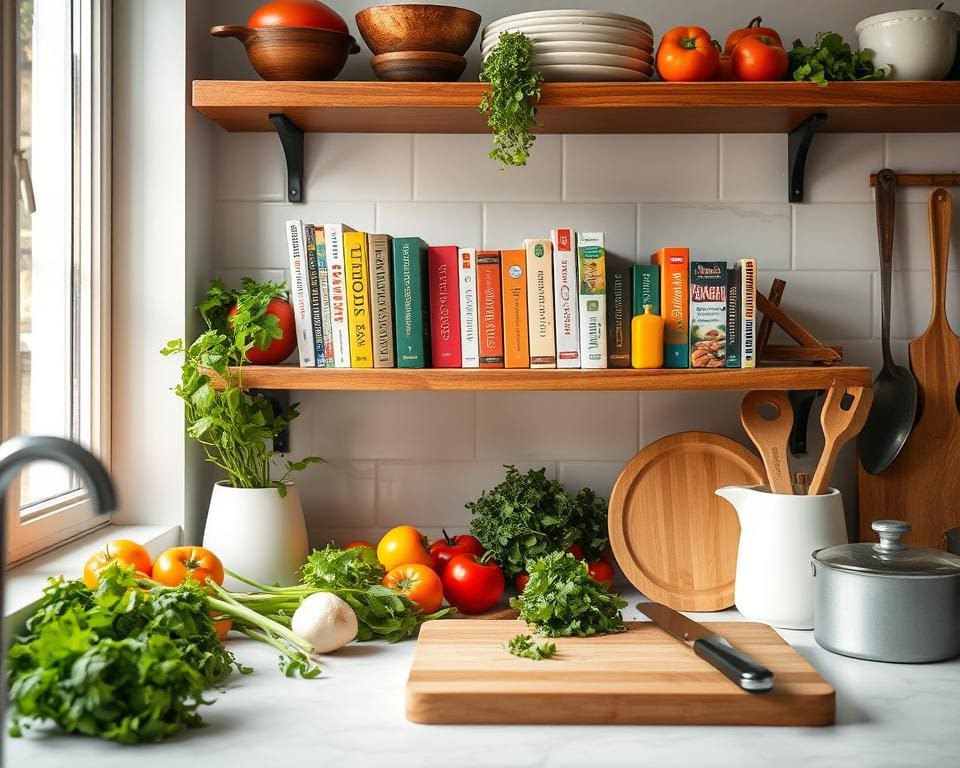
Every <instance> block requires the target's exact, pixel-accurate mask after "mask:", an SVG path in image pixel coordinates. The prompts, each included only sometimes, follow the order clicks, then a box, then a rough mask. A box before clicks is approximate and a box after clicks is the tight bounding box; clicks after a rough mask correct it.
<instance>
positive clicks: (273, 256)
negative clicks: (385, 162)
mask: <svg viewBox="0 0 960 768" xmlns="http://www.w3.org/2000/svg"><path fill="white" fill-rule="evenodd" d="M214 219H215V224H214V233H215V234H214V240H213V242H214V254H213V263H214V266H215V268H217V269H219V268H221V267H227V268H238V269H245V268H248V267H265V268H268V269H271V268H272V269H287V268H289V266H290V255H289V253H288V252H287V236H286V231H285V230H284V228H283V223H284V222H285V221H286V220H287V219H303V221H305V222H310V223H311V224H323V223H326V222H334V221H340V222H344V223H346V224H349V225H350V226H352V227H354V228H355V229H359V230H362V231H365V232H372V231H373V224H374V204H373V203H323V202H310V201H307V202H306V203H250V202H242V203H241V202H222V203H217V204H216V207H215V208H214Z"/></svg>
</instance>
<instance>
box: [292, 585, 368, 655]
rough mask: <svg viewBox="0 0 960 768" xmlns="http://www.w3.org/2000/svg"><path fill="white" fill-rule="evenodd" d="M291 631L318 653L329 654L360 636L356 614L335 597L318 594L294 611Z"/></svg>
mask: <svg viewBox="0 0 960 768" xmlns="http://www.w3.org/2000/svg"><path fill="white" fill-rule="evenodd" d="M291 628H292V629H293V631H294V632H296V633H297V634H298V635H300V636H301V637H302V638H303V639H304V640H306V641H307V642H308V643H310V644H311V645H312V646H313V649H314V652H315V653H330V652H332V651H336V650H339V649H340V648H343V646H345V645H346V644H347V643H349V642H350V641H351V640H353V639H354V638H355V637H356V636H357V630H358V626H357V614H356V613H354V611H353V608H351V607H350V606H349V605H348V604H347V603H345V602H344V601H343V600H341V599H340V598H339V597H337V596H336V595H334V594H333V593H331V592H315V593H314V594H312V595H310V596H309V597H307V598H305V599H304V601H303V602H302V603H300V607H299V608H297V610H296V611H294V613H293V618H292V619H291Z"/></svg>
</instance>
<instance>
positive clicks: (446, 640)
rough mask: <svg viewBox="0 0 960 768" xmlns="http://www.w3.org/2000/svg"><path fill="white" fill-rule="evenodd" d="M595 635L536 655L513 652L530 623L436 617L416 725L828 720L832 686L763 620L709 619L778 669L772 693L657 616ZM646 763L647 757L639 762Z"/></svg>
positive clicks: (417, 691) (420, 675)
mask: <svg viewBox="0 0 960 768" xmlns="http://www.w3.org/2000/svg"><path fill="white" fill-rule="evenodd" d="M627 626H628V631H627V632H624V633H622V634H618V635H605V636H602V637H592V638H556V639H554V640H552V642H556V644H557V655H556V656H555V657H553V658H552V659H543V660H540V661H532V660H530V659H524V658H517V657H516V656H512V655H511V654H510V653H508V652H507V651H506V650H505V649H504V647H503V646H504V643H506V642H507V641H508V640H509V639H510V638H511V637H513V636H515V635H518V634H530V629H529V627H527V625H526V624H524V623H523V622H521V621H471V620H465V621H432V622H428V623H427V624H425V625H424V626H423V627H422V628H421V629H420V637H419V639H418V640H417V649H416V653H415V654H414V658H413V665H412V667H411V669H410V676H409V678H408V680H407V690H406V698H407V718H408V719H410V720H413V721H414V722H417V723H510V724H514V723H562V724H572V723H604V724H629V723H636V724H683V725H829V724H830V723H832V722H833V720H834V691H833V689H832V688H831V687H830V686H829V685H828V684H827V683H826V682H825V681H824V680H823V678H821V677H820V675H818V674H817V672H816V670H815V669H813V667H811V666H810V664H809V663H807V661H806V660H805V659H803V657H801V656H800V655H799V654H798V653H797V652H796V651H794V650H793V649H792V648H791V647H790V646H789V645H787V644H786V643H785V642H784V641H783V640H782V639H781V638H780V636H779V635H777V633H776V632H774V631H773V630H772V629H770V627H768V626H766V625H763V624H753V623H748V622H719V623H715V624H708V625H707V626H709V627H712V628H715V629H716V631H717V632H718V633H720V634H722V635H723V636H724V637H726V638H727V639H728V640H729V641H730V642H731V643H733V644H734V645H735V646H736V647H737V648H740V649H741V650H743V651H746V652H747V653H748V654H750V655H751V656H753V657H755V658H756V659H757V661H759V662H760V663H761V664H764V665H765V666H767V667H768V668H769V669H771V670H772V671H773V673H774V675H775V679H776V682H775V684H774V689H773V691H771V692H770V693H766V694H751V693H747V692H745V691H743V690H741V689H740V688H739V687H737V686H736V685H735V684H734V683H732V682H731V681H730V680H728V679H727V678H726V677H724V676H723V675H722V674H720V673H719V672H718V671H717V670H716V669H714V668H713V667H712V666H710V665H709V664H708V663H707V662H705V661H703V660H702V659H700V658H699V657H698V656H697V655H696V654H695V653H694V652H693V649H692V648H689V647H687V646H686V645H685V644H683V643H681V642H680V641H679V640H676V639H674V638H673V637H671V636H670V635H668V634H667V633H666V632H664V631H663V630H662V629H659V628H658V627H657V626H655V625H654V624H651V623H650V622H628V625H627ZM638 764H639V763H638Z"/></svg>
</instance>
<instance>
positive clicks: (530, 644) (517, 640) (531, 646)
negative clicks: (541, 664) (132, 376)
mask: <svg viewBox="0 0 960 768" xmlns="http://www.w3.org/2000/svg"><path fill="white" fill-rule="evenodd" d="M507 650H508V651H510V653H512V654H513V655H514V656H520V657H522V658H524V659H533V660H534V661H540V659H549V658H552V657H553V656H555V655H556V653H557V646H556V643H541V644H540V645H537V643H535V642H534V641H533V638H532V637H530V635H517V636H516V637H514V638H511V640H510V642H508V643H507Z"/></svg>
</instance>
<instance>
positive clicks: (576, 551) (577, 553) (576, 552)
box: [567, 544, 583, 560]
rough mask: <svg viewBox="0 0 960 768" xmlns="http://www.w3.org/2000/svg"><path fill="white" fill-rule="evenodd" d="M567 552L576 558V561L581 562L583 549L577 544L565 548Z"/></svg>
mask: <svg viewBox="0 0 960 768" xmlns="http://www.w3.org/2000/svg"><path fill="white" fill-rule="evenodd" d="M567 552H569V553H570V554H571V555H573V556H574V557H575V558H577V560H583V547H581V546H580V545H579V544H571V545H570V546H569V547H567Z"/></svg>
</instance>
